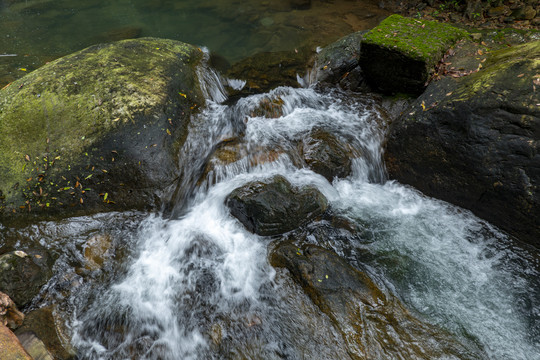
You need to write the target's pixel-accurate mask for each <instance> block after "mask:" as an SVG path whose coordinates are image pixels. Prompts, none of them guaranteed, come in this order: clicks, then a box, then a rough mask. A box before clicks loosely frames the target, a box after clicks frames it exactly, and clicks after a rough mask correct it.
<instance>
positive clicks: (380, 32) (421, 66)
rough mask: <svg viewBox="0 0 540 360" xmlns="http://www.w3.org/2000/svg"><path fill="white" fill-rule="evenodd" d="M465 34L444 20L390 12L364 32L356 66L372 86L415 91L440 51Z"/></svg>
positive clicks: (389, 90) (391, 91)
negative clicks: (377, 24)
mask: <svg viewBox="0 0 540 360" xmlns="http://www.w3.org/2000/svg"><path fill="white" fill-rule="evenodd" d="M465 35H467V32H466V31H464V30H461V29H458V28H455V27H453V26H450V25H448V24H442V23H438V22H435V21H425V20H422V21H421V20H416V19H411V18H405V17H402V16H400V15H392V16H389V17H388V18H386V19H385V20H383V21H382V22H381V23H380V25H379V26H377V27H375V28H373V29H371V30H370V31H369V32H368V33H366V34H365V35H364V38H363V41H362V52H361V55H360V66H361V67H362V70H363V72H364V76H365V77H366V80H367V82H368V84H369V85H370V86H371V87H372V88H373V89H377V90H379V91H381V92H383V93H389V94H395V93H400V92H401V93H411V94H419V93H421V92H422V91H423V90H424V89H425V86H426V82H427V81H428V79H429V77H430V74H431V73H432V72H433V70H434V68H435V65H436V64H437V63H438V62H439V60H441V58H442V57H443V55H444V53H445V52H446V51H447V50H448V49H449V48H450V47H451V46H452V45H454V44H455V43H456V41H457V40H459V39H461V38H463V37H464V36H465Z"/></svg>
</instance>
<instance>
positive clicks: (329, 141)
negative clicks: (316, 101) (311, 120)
mask: <svg viewBox="0 0 540 360" xmlns="http://www.w3.org/2000/svg"><path fill="white" fill-rule="evenodd" d="M300 150H301V153H302V156H303V158H304V161H305V162H306V164H307V165H308V167H309V168H310V169H311V170H313V171H314V172H316V173H317V174H321V175H322V176H324V177H325V178H326V179H327V180H328V181H330V182H332V180H333V179H334V178H335V177H338V178H344V177H347V176H348V175H349V174H350V173H351V165H352V162H351V158H352V151H351V150H350V149H348V148H347V146H345V145H344V144H343V143H342V142H341V141H340V140H339V139H338V138H337V137H336V136H334V135H332V134H331V133H329V132H327V131H324V130H322V129H316V130H314V131H312V132H311V133H310V134H309V136H308V137H306V138H305V139H303V140H302V145H301V148H300Z"/></svg>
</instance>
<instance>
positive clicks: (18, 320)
mask: <svg viewBox="0 0 540 360" xmlns="http://www.w3.org/2000/svg"><path fill="white" fill-rule="evenodd" d="M23 320H24V314H23V313H22V312H20V311H19V309H17V306H16V305H15V303H14V302H13V300H11V299H10V298H9V296H7V295H6V294H4V293H3V292H0V324H2V325H6V326H7V327H8V328H10V329H16V328H18V327H19V326H21V325H22V323H23Z"/></svg>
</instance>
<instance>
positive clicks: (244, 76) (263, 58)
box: [227, 49, 312, 94]
mask: <svg viewBox="0 0 540 360" xmlns="http://www.w3.org/2000/svg"><path fill="white" fill-rule="evenodd" d="M311 54H312V53H311V51H308V50H305V49H301V50H298V51H280V52H264V53H258V54H255V55H253V56H251V57H249V58H247V59H245V60H242V61H240V62H237V63H235V64H233V65H232V66H231V68H230V69H229V71H228V72H227V76H228V77H229V78H233V79H240V80H245V81H246V85H245V86H244V88H243V89H242V91H241V92H240V94H253V93H264V92H267V91H270V90H272V89H274V88H277V87H278V86H290V87H300V84H299V83H298V75H303V74H304V73H305V70H306V66H307V63H308V61H309V58H310V56H311Z"/></svg>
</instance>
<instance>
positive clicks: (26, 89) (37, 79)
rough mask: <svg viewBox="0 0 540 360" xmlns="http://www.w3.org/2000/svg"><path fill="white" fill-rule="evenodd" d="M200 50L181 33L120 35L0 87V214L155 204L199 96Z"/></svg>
mask: <svg viewBox="0 0 540 360" xmlns="http://www.w3.org/2000/svg"><path fill="white" fill-rule="evenodd" d="M202 57H203V54H202V52H201V51H200V50H199V49H197V48H195V47H193V46H191V45H188V44H184V43H181V42H177V41H172V40H163V39H152V38H143V39H136V40H125V41H120V42H116V43H112V44H101V45H96V46H92V47H89V48H87V49H85V50H82V51H80V52H77V53H74V54H72V55H68V56H65V57H63V58H60V59H57V60H55V61H53V62H51V63H49V64H47V65H45V66H43V67H41V68H39V69H38V70H35V71H33V72H31V73H29V74H28V75H26V76H25V77H23V78H21V79H19V80H17V81H15V82H13V83H12V84H11V85H10V86H8V87H7V88H4V89H3V90H0V172H1V173H2V176H1V177H0V193H1V194H2V195H0V197H3V198H2V199H0V219H2V220H4V221H7V220H9V219H13V218H14V217H17V216H19V217H23V216H24V218H25V219H27V218H32V216H35V217H45V218H47V217H53V216H57V215H61V216H68V215H76V214H89V213H93V212H97V211H112V210H127V209H148V208H152V207H153V206H158V205H160V204H159V197H158V196H157V194H158V193H159V192H160V191H162V190H163V189H164V188H166V187H168V186H170V185H171V184H172V183H173V182H174V181H175V179H176V177H177V171H178V169H177V167H178V164H179V161H178V159H177V157H178V151H177V150H178V148H179V147H180V146H181V145H182V144H183V142H184V140H185V137H186V129H187V125H188V122H189V118H190V114H191V113H192V112H193V111H196V108H197V107H198V106H200V105H202V104H204V99H203V95H202V93H201V91H200V88H199V86H198V78H197V74H196V72H195V67H196V66H197V65H199V64H200V61H201V59H202ZM179 94H181V95H179Z"/></svg>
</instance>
